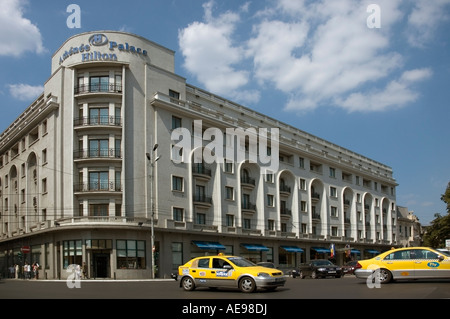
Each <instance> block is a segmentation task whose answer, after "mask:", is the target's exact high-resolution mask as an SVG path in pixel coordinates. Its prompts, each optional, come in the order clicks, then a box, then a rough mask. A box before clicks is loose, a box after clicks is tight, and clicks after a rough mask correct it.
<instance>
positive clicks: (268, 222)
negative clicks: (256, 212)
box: [267, 219, 275, 230]
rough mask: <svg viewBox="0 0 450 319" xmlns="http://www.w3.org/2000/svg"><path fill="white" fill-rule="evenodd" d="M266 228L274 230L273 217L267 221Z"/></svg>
mask: <svg viewBox="0 0 450 319" xmlns="http://www.w3.org/2000/svg"><path fill="white" fill-rule="evenodd" d="M267 228H268V229H269V230H275V221H274V220H273V219H269V220H268V221H267Z"/></svg>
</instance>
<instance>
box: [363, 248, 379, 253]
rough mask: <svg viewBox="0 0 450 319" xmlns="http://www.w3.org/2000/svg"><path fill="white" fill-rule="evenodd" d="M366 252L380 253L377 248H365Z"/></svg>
mask: <svg viewBox="0 0 450 319" xmlns="http://www.w3.org/2000/svg"><path fill="white" fill-rule="evenodd" d="M366 252H368V253H370V254H379V253H380V252H379V251H378V250H375V249H366Z"/></svg>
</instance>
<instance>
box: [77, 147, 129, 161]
mask: <svg viewBox="0 0 450 319" xmlns="http://www.w3.org/2000/svg"><path fill="white" fill-rule="evenodd" d="M121 157H122V155H121V152H120V150H119V149H115V148H109V149H83V150H78V151H75V152H73V158H74V159H87V158H121Z"/></svg>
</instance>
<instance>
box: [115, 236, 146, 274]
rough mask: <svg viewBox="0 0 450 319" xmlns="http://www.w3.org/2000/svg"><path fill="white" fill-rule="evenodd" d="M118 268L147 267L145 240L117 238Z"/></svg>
mask: <svg viewBox="0 0 450 319" xmlns="http://www.w3.org/2000/svg"><path fill="white" fill-rule="evenodd" d="M117 268H119V269H145V268H146V264H145V241H144V240H120V239H119V240H117Z"/></svg>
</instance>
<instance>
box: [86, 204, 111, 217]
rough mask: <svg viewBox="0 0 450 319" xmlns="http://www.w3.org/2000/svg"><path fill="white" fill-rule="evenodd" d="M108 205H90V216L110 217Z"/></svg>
mask: <svg viewBox="0 0 450 319" xmlns="http://www.w3.org/2000/svg"><path fill="white" fill-rule="evenodd" d="M108 210H109V205H108V204H90V205H89V216H108Z"/></svg>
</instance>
